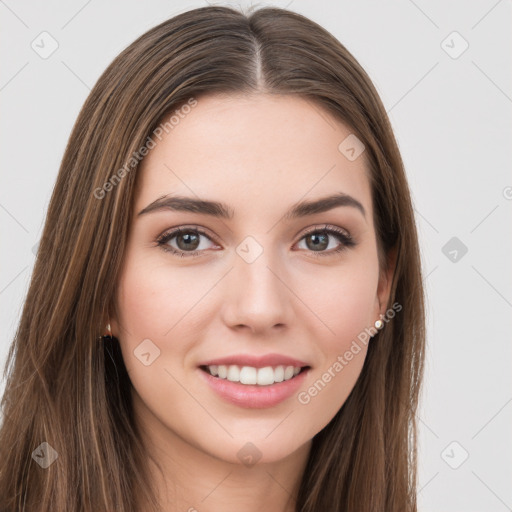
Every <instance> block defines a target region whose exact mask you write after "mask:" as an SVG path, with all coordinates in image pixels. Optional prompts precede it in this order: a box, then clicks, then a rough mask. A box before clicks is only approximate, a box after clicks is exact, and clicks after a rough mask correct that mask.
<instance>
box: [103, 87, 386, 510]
mask: <svg viewBox="0 0 512 512" xmlns="http://www.w3.org/2000/svg"><path fill="white" fill-rule="evenodd" d="M350 133H351V131H350V129H349V128H348V127H346V126H345V125H343V124H342V123H340V122H339V121H337V120H334V119H333V118H331V117H330V116H329V114H327V113H326V112H324V111H322V110H321V109H320V108H319V107H317V106H314V105H313V104H312V103H310V102H307V101H305V100H303V99H299V98H297V97H291V96H281V97H276V96H270V95H265V94H258V95H252V96H204V97H203V96H201V97H199V98H198V103H197V106H195V107H194V108H193V109H192V111H191V112H190V113H189V114H188V115H187V116H185V117H184V119H181V120H180V122H179V124H178V125H177V126H175V127H174V129H173V130H172V131H171V132H170V133H169V134H168V135H165V136H164V138H163V139H162V141H160V142H158V144H157V145H156V147H154V148H153V149H152V150H151V151H150V153H149V154H148V155H147V157H146V158H145V159H144V161H143V163H142V166H141V169H140V170H139V172H140V175H139V176H138V182H137V189H136V194H135V198H134V206H133V208H134V209H133V212H134V215H133V222H132V225H131V228H130V233H129V239H128V244H127V248H126V253H125V260H124V266H123V269H122V273H121V277H120V281H119V283H118V290H117V296H116V301H117V309H118V312H119V316H118V317H114V318H111V325H112V331H113V334H114V335H115V336H116V337H117V338H118V339H119V341H120V343H121V348H122V351H123V358H124V360H125V364H126V367H127V369H128V371H129V374H130V378H131V380H132V383H133V386H134V390H135V391H134V393H133V395H134V407H135V415H136V420H137V422H138V424H139V425H140V426H141V428H142V431H143V433H144V439H145V441H146V442H147V445H148V447H149V448H148V449H149V450H150V452H151V455H152V456H153V457H154V458H155V460H157V461H158V463H159V465H160V467H161V468H162V470H163V472H164V475H163V477H162V476H161V475H160V474H159V473H158V472H157V471H156V470H155V473H154V478H155V482H156V485H157V488H158V496H159V499H160V502H161V504H162V510H166V511H170V510H180V511H189V512H193V511H194V510H196V511H198V512H220V511H222V512H235V511H237V512H238V511H240V510H243V511H244V512H256V511H262V510H264V511H266V512H293V511H294V510H295V498H296V495H297V492H298V489H299V486H300V481H301V477H302V475H303V472H304V468H305V465H306V462H307V458H308V455H309V452H310V448H311V442H312V438H313V437H314V436H315V434H317V433H318V432H319V431H320V430H322V429H323V428H324V427H325V426H326V425H327V424H328V423H329V422H330V420H331V419H332V418H333V417H334V415H335V414H336V412H337V411H338V410H339V409H340V407H341V406H342V405H343V403H344V402H345V400H346V398H347V396H348V395H349V393H350V391H351V390H352V388H353V386H354V385H355V383H356V380H357V378H358V376H359V374H360V372H361V369H362V366H363V363H364V358H365V356H366V351H367V346H365V345H361V347H360V351H359V352H358V353H357V354H354V355H353V357H352V358H351V359H350V360H349V361H345V362H346V364H344V365H343V369H342V370H341V371H338V372H336V371H334V370H333V365H334V364H335V362H336V361H339V359H338V356H340V355H341V356H343V355H344V354H345V353H346V352H347V351H348V350H349V349H350V347H351V346H353V345H352V344H353V341H354V340H356V339H357V335H358V334H360V333H361V332H362V331H364V329H365V328H368V327H370V326H373V325H374V322H375V321H376V320H377V319H379V315H380V314H384V313H385V307H386V304H387V300H388V296H389V286H390V282H391V277H392V274H391V271H389V272H385V273H383V272H379V266H378V259H377V245H376V235H375V229H374V224H373V210H372V201H371V195H370V185H369V181H368V177H367V169H366V165H367V164H366V161H365V154H364V153H363V154H362V155H361V156H360V157H359V158H356V159H355V160H354V161H350V160H349V159H347V158H346V156H345V155H344V154H342V153H341V152H340V151H339V150H338V145H339V144H340V142H341V141H343V140H344V139H345V138H346V137H347V136H348V135H349V134H350ZM338 193H344V194H347V195H350V196H352V197H353V198H354V199H356V200H357V201H358V202H359V203H360V204H361V205H362V206H363V208H364V210H365V213H364V214H363V213H362V212H361V210H360V209H359V208H357V207H354V206H351V205H345V206H337V207H335V208H332V209H330V210H328V211H324V212H319V213H314V214H312V215H308V216H305V217H299V218H294V219H286V218H284V215H285V213H286V212H287V211H288V210H289V209H290V208H291V207H292V206H293V205H294V204H295V203H297V202H300V201H310V200H315V199H319V198H323V197H325V196H330V195H333V194H338ZM166 194H172V195H183V196H187V197H191V198H194V199H199V198H200V199H204V200H212V201H218V202H222V203H225V204H226V205H227V207H229V208H230V209H231V210H232V211H233V213H234V215H233V218H231V219H226V218H224V219H221V218H217V217H214V216H211V215H207V214H204V213H195V212H186V211H173V210H171V209H161V210H153V211H151V212H148V213H145V214H142V215H137V214H138V213H139V212H140V211H141V210H143V209H144V208H146V207H147V206H148V205H150V204H151V203H153V202H154V201H155V200H157V199H158V198H160V197H162V196H164V195H166ZM326 224H328V225H329V226H333V227H335V228H338V229H339V230H340V231H341V232H342V233H344V234H349V236H350V237H351V239H352V240H353V241H354V242H355V245H352V246H350V245H347V246H344V242H343V241H342V239H340V238H338V237H337V236H336V234H335V233H334V234H333V233H328V234H322V232H321V230H322V229H325V225H326ZM177 227H181V228H182V231H183V233H188V234H189V238H184V237H183V233H182V235H179V234H177V235H176V236H174V238H171V239H169V240H167V241H166V242H165V243H164V244H163V245H160V246H159V245H158V243H157V239H158V238H159V236H160V235H162V234H166V233H168V232H169V231H171V230H172V229H173V228H177ZM185 228H187V229H188V230H189V231H187V230H186V229H185ZM194 228H197V229H200V230H201V231H204V232H205V233H206V235H204V234H201V233H199V234H198V233H197V232H193V230H194ZM312 228H318V230H320V233H317V234H316V235H315V234H313V235H312V234H311V233H309V234H308V233H305V231H307V230H310V229H311V230H312ZM190 230H192V233H191V232H190ZM190 235H192V237H193V238H190ZM246 237H252V239H253V240H254V241H255V242H254V241H252V240H251V241H250V243H252V244H253V245H244V244H245V243H247V240H246ZM315 237H316V238H315ZM191 241H192V242H194V241H195V242H197V243H196V246H195V247H194V248H193V249H190V245H191ZM242 242H244V244H242V247H245V248H247V249H248V250H249V251H253V254H254V251H256V250H258V249H257V248H258V247H260V248H261V250H262V252H261V254H260V255H259V256H258V257H257V258H256V259H255V260H254V261H251V262H248V261H246V259H244V258H243V257H241V256H240V253H239V252H237V248H238V247H239V246H240V244H241V243H242ZM187 244H189V245H187ZM340 246H341V247H342V248H343V250H341V251H340V252H335V250H336V249H337V248H339V247H340ZM163 247H167V248H172V249H174V250H176V251H181V252H185V253H187V252H188V253H189V254H190V253H197V256H189V255H187V254H185V255H184V256H183V257H182V256H180V255H175V254H172V253H171V252H168V251H165V250H164V249H163ZM148 339H149V340H151V341H150V344H149V345H147V346H148V347H150V348H149V349H148V350H149V351H150V352H151V353H152V356H151V357H154V350H156V349H154V348H152V347H158V350H160V353H159V356H158V357H157V358H156V359H154V361H152V362H151V364H149V365H145V364H142V363H141V360H140V359H139V358H138V357H136V356H135V355H134V350H135V351H136V350H137V347H138V346H139V345H140V344H141V342H142V341H143V340H148ZM146 343H148V342H146ZM370 343H371V341H370ZM152 351H153V352H152ZM270 352H272V353H278V354H283V355H286V356H290V357H294V358H297V359H300V360H302V361H305V362H307V364H308V365H309V366H310V368H311V369H310V370H309V372H308V374H307V375H306V380H305V381H304V384H303V385H302V386H301V388H300V391H302V392H303V393H306V394H307V396H309V398H310V399H309V401H308V402H307V403H304V401H303V402H302V403H301V401H299V400H298V393H294V394H293V395H292V396H291V397H289V398H287V399H286V400H284V401H283V402H281V403H279V404H277V405H274V406H272V407H267V408H257V409H255V408H246V407H240V406H237V405H234V404H232V403H229V402H227V401H225V400H224V399H223V398H222V397H220V396H219V395H218V394H216V393H215V392H214V391H213V390H212V389H210V387H209V386H208V385H206V383H205V380H204V378H202V377H203V375H201V374H200V372H202V371H203V370H201V369H199V368H198V365H200V364H201V362H204V361H206V360H209V359H213V358H217V357H223V356H228V355H233V354H241V353H242V354H252V355H258V356H259V355H263V354H267V353H270ZM326 372H327V373H330V375H331V378H330V379H329V381H328V382H326V380H327V378H326V377H323V375H324V374H325V373H326ZM322 379H323V382H324V383H325V386H323V387H322V388H320V391H317V393H316V394H315V393H313V394H312V393H308V392H307V391H308V389H310V388H311V387H312V386H313V384H314V383H315V382H317V381H318V380H322ZM302 396H304V395H302ZM247 443H252V445H254V447H256V450H257V452H255V453H258V454H259V456H260V457H261V458H260V459H259V461H258V462H257V463H256V464H253V465H250V466H249V465H246V464H245V463H243V461H242V459H241V457H240V450H241V449H243V448H244V447H246V448H245V449H246V450H247V449H248V448H247V446H249V445H248V444H247ZM250 449H253V448H250ZM242 453H244V452H243V451H242ZM141 510H142V509H141Z"/></svg>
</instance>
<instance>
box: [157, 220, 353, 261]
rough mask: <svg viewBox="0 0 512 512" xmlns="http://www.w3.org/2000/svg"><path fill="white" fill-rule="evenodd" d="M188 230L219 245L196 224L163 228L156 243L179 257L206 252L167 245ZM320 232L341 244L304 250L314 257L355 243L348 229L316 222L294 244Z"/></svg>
mask: <svg viewBox="0 0 512 512" xmlns="http://www.w3.org/2000/svg"><path fill="white" fill-rule="evenodd" d="M188 231H193V232H196V233H198V234H200V235H203V236H205V237H206V238H208V239H209V240H210V241H212V242H213V243H215V244H216V245H220V244H219V243H218V242H217V241H216V239H215V237H214V236H213V235H211V234H210V233H209V232H207V231H206V230H205V229H204V228H202V227H199V226H196V225H181V226H177V227H174V228H169V229H167V230H165V231H164V232H163V233H162V234H161V235H159V236H158V237H157V239H156V242H157V245H158V246H160V247H161V248H162V250H164V251H166V252H170V253H173V254H175V255H179V256H181V257H194V256H199V255H201V253H204V252H206V250H205V249H202V250H198V251H180V250H178V249H175V248H174V247H171V246H167V242H168V241H169V240H172V239H173V238H174V237H175V236H176V235H178V234H180V233H181V232H185V233H186V232H188ZM322 232H327V233H328V234H329V235H330V236H336V237H338V239H339V241H340V244H341V245H340V246H339V247H338V248H336V249H331V250H330V251H306V252H309V253H311V254H312V255H314V256H315V257H317V256H324V255H325V256H329V255H333V254H336V253H338V252H341V251H342V250H344V249H347V248H350V247H353V246H355V245H357V242H356V241H355V240H354V239H353V238H352V235H351V234H350V232H349V231H347V230H346V229H344V228H340V227H338V226H335V225H333V224H316V225H314V226H311V227H309V228H307V229H306V230H305V231H302V233H301V235H300V238H299V239H298V241H297V242H295V244H294V245H296V244H297V243H299V242H301V241H302V240H303V239H304V237H306V236H307V235H310V234H313V233H322ZM166 246H167V247H166Z"/></svg>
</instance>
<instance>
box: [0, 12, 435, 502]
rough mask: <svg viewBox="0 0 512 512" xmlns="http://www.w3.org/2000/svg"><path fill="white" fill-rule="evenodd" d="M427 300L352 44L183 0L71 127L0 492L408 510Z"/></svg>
mask: <svg viewBox="0 0 512 512" xmlns="http://www.w3.org/2000/svg"><path fill="white" fill-rule="evenodd" d="M423 301H424V298H423V288H422V274H421V261H420V256H419V249H418V241H417V233H416V228H415V221H414V215H413V208H412V205H411V198H410V193H409V189H408V185H407V180H406V176H405V173H404V168H403V164H402V161H401V158H400V154H399V150H398V147H397V144H396V142H395V139H394V136H393V133H392V130H391V127H390V123H389V120H388V118H387V115H386V112H385V109H384V108H383V106H382V103H381V101H380V99H379V97H378V94H377V92H376V90H375V88H374V87H373V85H372V83H371V81H370V79H369V78H368V76H367V74H366V73H365V72H364V70H363V69H362V68H361V66H360V65H359V64H358V63H357V61H356V60H355V59H354V57H353V56H352V55H351V54H350V53H349V52H348V51H347V50H346V48H344V46H342V45H341V44H340V43H339V42H338V41H337V40H336V39H335V38H334V37H333V36H332V35H330V34H329V33H328V32H326V31H325V30H324V29H322V28H321V27H320V26H318V25H317V24H315V23H313V22H312V21H310V20H308V19H306V18H305V17H302V16H300V15H298V14H294V13H292V12H289V11H286V10H282V9H277V8H263V9H260V10H257V11H255V12H253V13H251V14H248V15H245V14H242V13H240V12H238V11H236V10H234V9H231V8H227V7H205V8H201V9H196V10H191V11H189V12H186V13H184V14H180V15H179V16H176V17H175V18H173V19H170V20H168V21H166V22H164V23H162V24H161V25H159V26H157V27H155V28H154V29H152V30H150V31H149V32H147V33H146V34H144V35H142V36H141V37H140V38H139V39H137V40H136V41H135V42H134V43H133V44H131V45H130V46H129V47H128V48H127V49H126V50H124V51H123V52H122V53H121V54H120V55H119V56H118V57H117V58H116V59H115V60H114V61H113V63H112V64H111V65H110V66H109V67H108V69H107V70H106V71H105V72H104V74H103V75H102V76H101V77H100V79H99V80H98V82H97V84H96V85H95V87H94V89H93V90H92V92H91V94H90V96H89V97H88V99H87V101H86V103H85V105H84V107H83V109H82V111H81V112H80V115H79V117H78V119H77V122H76V125H75V127H74V129H73V132H72V134H71V137H70V140H69V144H68V146H67V148H66V151H65V154H64V158H63V161H62V165H61V168H60V172H59V175H58V178H57V183H56V186H55V189H54V192H53V196H52V199H51V203H50V205H49V210H48V214H47V219H46V224H45V228H44V232H43V236H42V239H41V241H40V246H39V251H38V255H37V261H36V264H35V268H34V271H33V276H32V281H31V284H30V288H29V291H28V295H27V298H26V302H25V305H24V309H23V313H22V316H21V321H20V324H19V327H18V329H17V332H16V335H15V339H14V340H13V344H12V346H11V350H10V352H9V358H8V361H7V364H6V369H5V371H6V375H7V381H6V388H5V394H4V396H3V400H2V407H3V423H2V425H1V429H0V458H1V460H2V465H1V467H0V500H1V507H0V508H1V510H4V511H21V510H23V511H30V512H33V511H34V512H35V511H41V512H42V511H49V510H52V511H66V512H72V511H76V512H78V511H94V512H98V511H116V512H128V511H136V512H143V511H144V512H146V511H150V510H155V511H159V510H162V511H163V510H183V511H189V512H192V511H198V512H203V511H209V512H215V511H222V512H231V511H239V510H244V512H253V511H254V512H255V511H257V510H269V511H272V512H274V511H275V512H292V511H293V512H320V511H326V510H328V511H332V512H334V511H340V512H341V511H343V512H383V511H388V512H396V511H407V512H412V511H415V510H416V497H415V488H416V423H415V412H416V408H417V403H418V395H419V388H420V382H421V376H422V367H423V357H424V341H425V320H424V302H423Z"/></svg>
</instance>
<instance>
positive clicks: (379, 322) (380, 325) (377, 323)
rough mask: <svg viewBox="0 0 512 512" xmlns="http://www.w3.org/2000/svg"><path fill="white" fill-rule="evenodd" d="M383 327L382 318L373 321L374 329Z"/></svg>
mask: <svg viewBox="0 0 512 512" xmlns="http://www.w3.org/2000/svg"><path fill="white" fill-rule="evenodd" d="M383 327H384V322H383V321H382V320H377V321H376V322H375V328H376V329H379V330H380V329H382V328H383Z"/></svg>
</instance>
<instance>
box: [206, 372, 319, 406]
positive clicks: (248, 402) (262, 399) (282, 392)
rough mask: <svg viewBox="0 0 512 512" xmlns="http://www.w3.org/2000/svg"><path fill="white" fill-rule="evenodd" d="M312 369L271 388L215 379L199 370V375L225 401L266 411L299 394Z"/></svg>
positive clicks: (270, 386) (272, 385) (277, 383)
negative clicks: (298, 391)
mask: <svg viewBox="0 0 512 512" xmlns="http://www.w3.org/2000/svg"><path fill="white" fill-rule="evenodd" d="M309 370H311V368H307V369H306V370H303V371H301V372H300V373H299V374H298V375H296V376H295V377H293V378H291V379H290V380H285V381H283V382H276V383H274V384H271V385H269V386H257V385H253V384H240V383H239V382H231V381H229V380H227V379H220V378H219V377H214V376H213V375H210V374H209V373H208V372H206V371H204V370H201V368H198V371H199V373H201V374H202V375H203V378H204V379H206V382H207V384H208V385H209V386H210V387H211V389H213V390H214V391H215V392H216V393H217V394H218V395H219V396H220V397H222V398H223V399H224V400H226V401H228V402H231V403H232V404H235V405H238V406H239V407H247V408H251V409H264V408H266V407H272V406H274V405H277V404H279V403H281V402H283V401H284V400H286V399H287V398H289V397H290V396H292V395H293V394H294V393H296V392H297V390H298V389H299V387H300V386H301V384H303V383H304V379H305V378H306V375H307V373H308V372H309Z"/></svg>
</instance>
